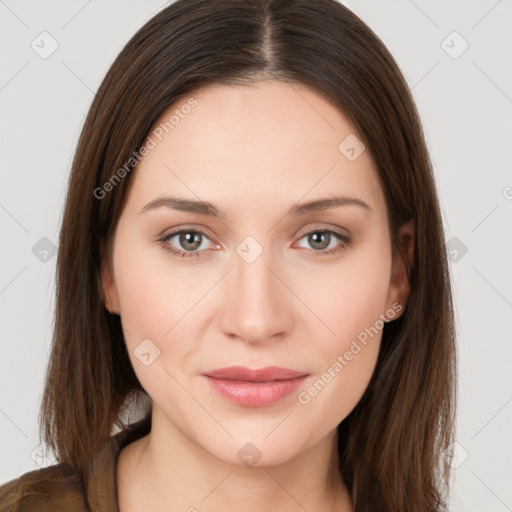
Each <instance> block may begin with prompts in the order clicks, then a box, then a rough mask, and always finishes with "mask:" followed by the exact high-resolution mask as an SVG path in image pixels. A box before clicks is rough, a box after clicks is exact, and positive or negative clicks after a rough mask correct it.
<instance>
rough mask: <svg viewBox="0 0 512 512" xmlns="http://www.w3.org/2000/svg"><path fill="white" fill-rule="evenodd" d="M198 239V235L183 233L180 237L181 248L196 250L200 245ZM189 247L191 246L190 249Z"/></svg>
mask: <svg viewBox="0 0 512 512" xmlns="http://www.w3.org/2000/svg"><path fill="white" fill-rule="evenodd" d="M196 237H197V238H196ZM194 238H195V239H196V240H195V241H194ZM198 238H199V233H192V232H188V233H183V234H182V235H181V240H180V242H181V244H182V245H183V247H187V245H188V246H189V247H188V248H189V249H196V248H197V247H199V246H200V245H201V242H199V243H198ZM190 245H192V247H190Z"/></svg>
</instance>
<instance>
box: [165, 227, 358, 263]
mask: <svg viewBox="0 0 512 512" xmlns="http://www.w3.org/2000/svg"><path fill="white" fill-rule="evenodd" d="M181 233H199V234H201V235H202V236H204V237H206V238H208V239H210V237H209V236H208V235H207V234H206V233H205V232H204V231H201V230H200V229H179V230H177V231H173V232H172V233H169V234H167V235H165V236H164V237H162V238H159V239H158V241H159V242H160V243H161V245H162V247H163V248H164V249H165V250H166V251H169V252H170V253H171V254H173V255H174V256H177V257H181V258H189V257H196V258H197V257H200V256H203V254H202V252H199V251H181V250H177V249H173V248H172V246H170V245H169V244H168V243H167V242H168V241H169V240H170V239H171V238H173V237H175V236H176V235H180V234H181ZM312 233H329V234H331V235H334V237H335V238H337V239H338V240H339V241H341V242H343V245H342V246H341V247H340V246H339V245H338V246H337V247H335V248H334V249H329V250H323V251H316V250H314V249H308V250H309V251H312V252H313V253H314V254H315V256H326V255H331V254H335V253H338V252H339V251H342V250H343V248H346V247H350V246H351V245H352V243H353V241H352V239H351V238H349V237H348V236H347V235H344V234H342V233H339V232H338V231H333V230H331V229H318V228H316V229H312V230H311V231H308V232H306V233H303V234H302V236H301V237H300V238H299V240H302V239H303V238H304V237H306V236H308V235H310V234H312Z"/></svg>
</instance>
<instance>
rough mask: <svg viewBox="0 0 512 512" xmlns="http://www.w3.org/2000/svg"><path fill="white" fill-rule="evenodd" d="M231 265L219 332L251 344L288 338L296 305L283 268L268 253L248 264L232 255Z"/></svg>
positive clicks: (236, 255)
mask: <svg viewBox="0 0 512 512" xmlns="http://www.w3.org/2000/svg"><path fill="white" fill-rule="evenodd" d="M233 264H234V269H233V270H232V271H231V272H230V273H229V275H228V276H226V279H225V283H224V287H223V293H224V295H223V303H222V312H221V319H220V327H221V330H222V332H224V334H226V335H227V336H229V337H231V338H233V339H238V340H240V341H243V342H245V343H250V344H267V343H273V342H275V341H277V340H278V339H280V338H283V337H285V336H286V335H288V334H289V333H290V332H291V330H292V327H293V319H294V313H293V312H294V308H295V307H297V304H296V300H295V299H294V296H293V293H292V292H291V291H290V290H289V288H288V287H287V286H286V284H288V283H287V278H286V272H285V271H284V270H283V267H282V265H279V264H278V262H277V261H276V258H274V257H273V256H272V254H271V251H270V250H263V252H262V253H261V254H260V256H259V257H258V258H257V259H256V260H255V261H253V262H251V263H248V262H247V261H246V260H244V259H243V258H242V257H240V256H239V255H238V254H234V255H233ZM285 283H286V284H285Z"/></svg>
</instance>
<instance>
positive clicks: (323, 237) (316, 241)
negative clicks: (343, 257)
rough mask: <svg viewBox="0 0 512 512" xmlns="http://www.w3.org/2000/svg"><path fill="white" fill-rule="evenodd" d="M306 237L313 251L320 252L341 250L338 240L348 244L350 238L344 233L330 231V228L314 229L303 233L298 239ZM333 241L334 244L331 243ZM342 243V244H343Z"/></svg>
mask: <svg viewBox="0 0 512 512" xmlns="http://www.w3.org/2000/svg"><path fill="white" fill-rule="evenodd" d="M304 238H305V239H306V240H307V242H308V243H309V244H310V245H311V246H312V247H313V250H314V252H317V253H318V254H319V255H321V254H332V253H335V252H338V251H339V250H341V248H340V242H343V244H344V245H347V246H348V245H350V242H351V240H350V238H348V237H347V236H346V235H343V234H341V233H338V232H337V231H332V230H330V229H315V230H313V231H309V232H308V233H306V234H305V235H303V236H302V237H301V238H300V239H299V240H302V239H304ZM331 242H334V245H331ZM343 244H342V245H343Z"/></svg>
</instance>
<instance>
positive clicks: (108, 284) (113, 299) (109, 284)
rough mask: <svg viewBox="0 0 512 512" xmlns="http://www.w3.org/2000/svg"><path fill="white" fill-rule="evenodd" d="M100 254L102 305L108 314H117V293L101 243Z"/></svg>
mask: <svg viewBox="0 0 512 512" xmlns="http://www.w3.org/2000/svg"><path fill="white" fill-rule="evenodd" d="M100 254H101V292H102V296H103V303H104V304H105V308H106V309H107V311H108V312H109V313H110V314H116V315H118V314H119V307H118V304H117V293H116V290H115V284H114V280H113V278H112V272H111V270H110V265H109V261H108V257H106V255H105V248H104V244H103V241H102V242H101V245H100Z"/></svg>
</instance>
